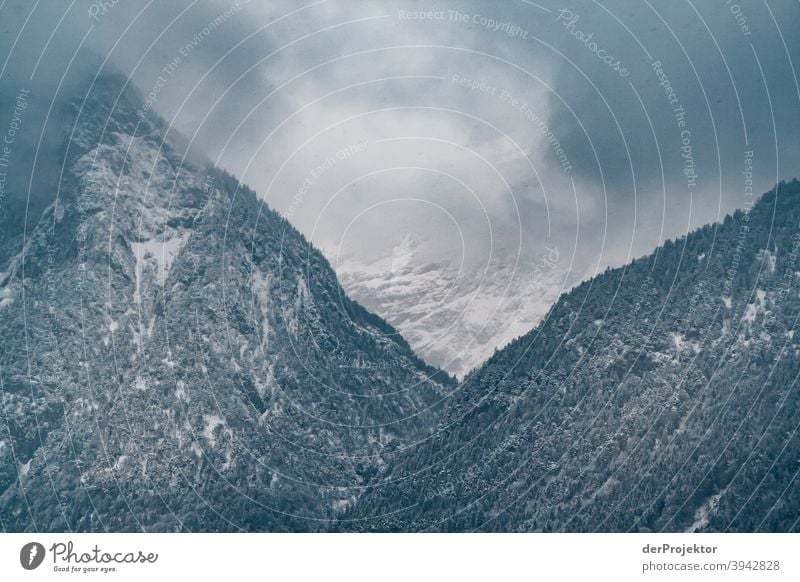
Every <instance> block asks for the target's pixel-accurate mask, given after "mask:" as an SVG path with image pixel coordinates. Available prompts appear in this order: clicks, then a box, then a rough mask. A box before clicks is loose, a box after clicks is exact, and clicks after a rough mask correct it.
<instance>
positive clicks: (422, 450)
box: [341, 180, 800, 531]
mask: <svg viewBox="0 0 800 582" xmlns="http://www.w3.org/2000/svg"><path fill="white" fill-rule="evenodd" d="M799 227H800V182H797V181H796V180H795V181H793V182H791V183H781V184H780V185H779V186H778V187H777V188H776V189H775V190H773V191H771V192H769V193H767V194H766V195H764V196H763V197H762V198H761V200H760V201H759V202H758V203H757V205H755V206H754V207H753V209H752V211H751V212H749V213H747V212H741V211H740V212H736V213H735V214H734V215H733V216H728V217H727V218H726V219H725V220H724V222H723V223H722V224H720V225H711V226H706V227H704V228H702V229H700V230H698V231H696V232H693V233H691V234H689V235H688V236H686V237H684V238H682V239H680V240H677V241H674V242H667V243H666V244H665V245H663V246H662V247H660V248H659V249H657V250H656V252H654V253H653V254H652V255H650V256H648V257H645V258H642V259H638V260H635V261H634V262H633V263H631V264H629V265H627V266H625V267H622V268H617V269H613V270H608V271H606V272H605V273H603V274H602V275H599V276H597V277H595V278H594V279H592V280H590V281H587V282H585V283H583V284H581V285H580V286H578V287H577V288H575V289H574V290H572V291H571V292H569V293H567V294H565V295H563V296H562V297H561V298H560V300H559V301H558V302H557V303H556V304H555V305H554V306H553V308H552V309H551V311H550V312H549V314H548V315H547V317H546V319H545V320H544V321H543V322H542V323H541V324H540V325H539V326H538V327H537V328H536V329H534V330H532V331H531V332H530V333H528V334H527V335H525V336H523V337H521V338H519V339H517V340H515V341H514V342H512V343H511V344H510V345H509V346H507V347H506V348H505V349H503V350H501V351H499V352H498V353H496V354H495V355H494V356H493V357H492V358H491V359H490V360H489V361H488V362H486V364H485V365H483V366H482V367H481V368H480V369H479V370H478V371H477V372H476V373H475V374H473V375H472V376H471V377H470V378H468V380H467V381H466V382H465V383H464V384H463V385H462V386H461V387H459V389H458V390H457V391H456V393H455V394H454V395H453V397H452V398H450V399H449V400H448V407H447V410H446V411H445V413H444V417H443V420H442V422H441V425H440V428H439V429H438V430H437V432H436V435H435V436H434V437H432V438H430V439H429V440H428V441H427V442H426V443H425V444H424V445H422V446H420V447H417V448H415V449H413V450H410V451H409V452H408V453H407V454H405V455H403V458H402V459H401V460H400V461H399V462H398V463H397V464H395V465H393V466H392V467H391V468H390V469H389V470H388V471H387V472H386V473H384V474H382V475H381V477H380V478H379V479H375V480H373V482H372V484H371V487H370V488H369V489H368V490H367V491H366V492H365V494H364V495H363V496H362V498H361V499H360V500H359V502H358V503H357V504H356V505H355V507H354V508H353V509H352V510H351V511H350V512H349V513H348V515H347V516H345V518H346V519H345V520H344V521H342V524H341V527H342V528H343V529H354V530H402V531H418V530H434V531H441V530H444V531H462V530H480V531H685V530H688V531H793V530H794V531H796V530H797V529H798V519H799V518H800V481H798V471H800V434H798V426H799V425H800V389H798V384H797V379H798V373H800V346H799V345H798V339H800V338H798V334H797V331H798V321H797V318H798V313H799V311H798V310H799V309H800V299H799V298H798V289H800V228H799Z"/></svg>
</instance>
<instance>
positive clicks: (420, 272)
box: [336, 235, 571, 378]
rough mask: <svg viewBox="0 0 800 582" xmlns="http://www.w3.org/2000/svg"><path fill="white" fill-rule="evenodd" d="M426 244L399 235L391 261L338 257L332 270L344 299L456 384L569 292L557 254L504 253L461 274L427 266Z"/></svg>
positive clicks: (445, 266)
mask: <svg viewBox="0 0 800 582" xmlns="http://www.w3.org/2000/svg"><path fill="white" fill-rule="evenodd" d="M424 244H425V243H424V241H417V240H414V239H413V238H412V237H410V236H409V235H402V236H401V237H400V240H399V241H398V243H397V244H396V245H395V246H394V248H393V249H392V252H391V253H390V254H389V255H388V256H386V257H384V258H380V259H377V260H373V261H371V262H368V263H364V262H363V260H361V259H360V258H359V257H356V256H352V255H351V256H347V257H343V258H341V259H340V260H339V262H338V263H337V264H336V270H337V273H338V275H339V278H340V280H341V282H342V286H343V287H344V288H345V289H346V290H347V292H348V294H349V295H350V296H352V297H353V298H354V299H356V300H357V301H358V302H359V303H361V304H362V305H364V306H365V307H367V308H368V309H369V310H370V311H373V312H375V313H377V314H379V315H381V317H383V318H385V319H386V320H387V321H388V322H389V323H391V324H392V325H393V326H394V327H395V328H397V329H398V330H399V331H400V333H402V334H403V337H404V338H405V339H406V340H408V342H409V344H410V345H411V347H412V348H413V349H414V351H415V352H416V353H418V354H420V356H422V357H423V358H424V359H425V361H427V362H429V363H430V364H431V365H434V366H437V367H439V368H442V369H444V370H447V371H448V372H450V373H451V374H454V375H455V376H458V377H461V378H463V377H464V376H465V375H466V374H467V373H468V372H469V371H470V370H472V369H475V368H477V367H479V366H480V365H481V364H482V363H483V362H485V361H486V360H488V359H489V357H490V356H491V355H492V354H493V353H494V351H495V350H496V349H498V348H501V347H503V346H505V345H506V344H507V343H508V342H510V341H511V340H513V339H514V338H516V337H519V336H521V335H523V334H524V333H527V332H528V331H529V330H530V329H531V328H532V327H534V326H535V325H536V324H537V323H538V322H539V321H540V320H541V319H542V317H544V315H545V313H547V310H548V309H549V307H550V305H552V304H553V302H554V301H555V300H556V299H557V298H558V296H559V295H560V294H561V293H562V292H564V291H565V290H567V289H568V288H569V286H570V284H569V283H568V280H569V281H571V279H570V278H569V275H568V274H565V273H564V272H563V270H561V267H562V264H560V263H559V261H560V260H561V261H562V263H563V257H560V256H559V255H560V251H559V249H558V248H557V247H544V248H543V249H542V251H541V252H540V253H539V254H538V255H536V256H535V257H534V258H533V259H532V260H527V261H517V260H515V256H514V255H515V253H511V252H509V253H508V254H507V255H506V256H503V255H502V253H500V255H501V258H500V259H499V260H494V261H492V262H491V264H487V265H480V266H468V267H465V266H464V265H463V264H462V263H461V262H457V261H455V260H440V261H432V262H427V261H426V259H425V257H424V253H423V252H420V251H421V250H422V249H421V247H423V246H424Z"/></svg>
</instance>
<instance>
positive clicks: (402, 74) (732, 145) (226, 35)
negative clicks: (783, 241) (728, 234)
mask: <svg viewBox="0 0 800 582" xmlns="http://www.w3.org/2000/svg"><path fill="white" fill-rule="evenodd" d="M420 10H425V11H427V12H428V13H427V14H424V15H420V14H418V13H417V11H420ZM423 16H424V18H423ZM799 17H800V4H798V3H797V2H796V1H790V0H785V1H781V2H768V3H756V2H747V3H744V2H743V3H742V4H741V5H739V4H736V3H734V2H725V1H723V0H720V1H718V2H682V1H676V2H669V3H666V2H651V3H648V2H646V1H639V0H637V1H631V2H618V1H615V2H613V3H611V2H602V3H597V2H588V1H582V2H572V1H570V2H563V3H562V2H559V3H553V2H547V1H544V0H543V1H541V2H536V3H534V2H528V1H522V0H520V1H512V0H509V1H507V2H469V1H458V2H456V1H450V2H445V1H435V0H434V1H427V2H414V1H411V0H402V1H375V2H356V1H351V0H348V1H343V0H328V1H325V0H321V1H317V2H308V3H307V4H306V3H304V2H297V1H294V0H292V1H289V0H286V1H269V2H251V3H246V2H242V1H240V2H239V3H236V2H231V1H227V0H225V1H222V0H221V1H216V2H199V1H197V2H191V1H188V0H176V1H170V2H150V3H146V2H144V1H128V0H118V1H117V2H114V1H112V0H106V1H105V2H100V1H99V0H98V1H97V2H88V1H86V0H76V1H73V2H71V3H70V2H66V1H58V0H42V1H38V2H28V1H21V0H14V1H2V0H0V48H1V49H2V50H0V59H2V58H5V62H4V63H3V65H2V70H0V87H2V99H3V102H2V108H1V109H0V113H2V114H3V120H4V121H3V123H5V120H6V119H8V118H9V117H10V115H11V114H10V109H9V107H11V106H13V98H14V95H15V94H16V93H17V92H18V91H19V90H20V89H21V88H29V89H31V92H32V96H31V102H32V106H31V107H32V111H33V110H34V109H35V108H38V109H37V111H39V112H44V111H46V110H47V107H48V105H49V103H50V102H51V99H52V96H53V95H54V94H55V93H56V92H57V91H60V94H67V93H68V92H69V91H70V90H71V85H70V79H72V78H79V77H80V76H81V75H82V74H85V73H86V72H89V73H92V74H93V73H95V72H97V71H98V70H101V69H116V70H120V71H122V72H124V73H126V74H128V75H130V76H131V77H132V79H133V81H134V83H135V84H136V86H137V87H138V88H139V89H140V91H141V92H142V94H143V95H144V96H145V97H146V98H148V95H150V97H149V101H150V103H151V104H152V106H153V108H154V109H155V110H156V111H157V112H158V113H160V114H162V115H163V116H164V117H165V118H166V119H167V120H168V121H170V122H171V123H172V124H173V126H174V127H175V128H176V129H177V130H179V131H180V132H182V133H183V134H184V135H186V136H187V137H189V138H190V139H191V140H192V143H193V146H194V147H195V148H197V149H198V150H199V151H201V152H203V153H205V154H206V155H208V156H209V157H211V158H212V159H213V160H215V161H216V162H217V163H219V164H220V165H222V166H224V167H225V168H227V169H229V170H230V171H231V172H233V173H234V174H236V175H237V176H239V177H240V178H241V179H242V180H243V181H244V182H246V183H248V184H249V185H250V186H252V187H253V188H254V189H256V190H257V191H258V192H259V194H260V195H261V196H263V197H264V199H265V200H266V201H267V203H268V204H269V205H271V206H272V207H273V208H275V209H276V210H278V211H279V212H282V213H284V214H286V215H287V216H289V218H290V220H291V221H292V222H293V223H294V224H295V225H296V226H297V227H298V228H300V229H301V230H302V231H303V232H304V233H305V234H306V235H307V236H309V237H311V238H312V240H313V241H314V242H315V243H316V244H318V245H319V246H320V247H322V248H323V249H324V250H325V252H326V253H327V254H328V256H329V258H331V259H332V260H333V261H334V262H335V261H336V260H337V257H339V256H352V255H358V256H363V257H364V260H369V259H370V258H372V257H373V256H375V257H377V256H380V255H382V254H386V253H390V252H391V249H392V248H393V247H394V246H396V245H397V244H398V243H399V241H401V240H402V239H403V238H404V237H408V236H411V237H412V238H413V240H414V241H415V242H416V243H417V244H418V245H419V248H421V249H424V251H423V253H422V255H423V256H421V257H420V259H419V260H431V261H433V260H438V261H442V260H444V261H456V262H458V261H461V260H463V261H464V262H465V264H467V265H468V266H480V265H484V264H492V263H498V262H499V263H510V262H516V261H519V265H520V272H521V273H525V272H526V271H527V270H529V269H530V268H531V266H532V265H533V264H535V263H536V261H537V260H538V258H539V257H540V256H541V255H542V253H544V252H545V250H544V249H545V248H546V247H548V246H549V247H557V248H558V249H559V251H560V259H559V265H558V267H557V268H558V269H559V270H560V271H562V272H564V273H566V272H567V271H569V272H570V273H571V276H570V277H569V280H570V281H573V282H574V281H575V280H577V279H581V278H585V277H587V276H590V275H591V274H592V273H594V272H595V270H596V269H597V268H599V269H600V270H602V269H604V268H605V266H607V265H620V264H624V263H625V262H627V261H629V260H630V259H631V258H633V257H635V256H640V255H642V254H645V253H647V252H649V251H651V250H652V249H653V248H655V246H657V245H658V244H659V243H660V242H661V241H663V240H664V239H665V238H672V237H676V236H679V235H681V234H684V233H686V232H687V230H690V229H692V228H694V227H697V226H699V225H702V224H704V223H707V222H711V221H715V220H719V219H720V218H721V217H722V216H724V214H726V213H728V212H730V211H731V210H733V209H735V208H739V207H742V206H744V204H745V203H746V201H747V200H748V199H747V197H746V196H745V186H746V184H745V176H744V175H743V174H742V172H743V170H744V169H745V158H746V157H747V156H749V154H748V152H752V158H751V161H752V168H753V172H754V175H753V183H754V189H755V191H756V193H761V192H763V191H765V190H767V189H769V188H770V187H771V186H772V185H773V184H774V183H775V182H776V181H778V180H781V179H790V178H792V177H794V176H796V175H798V174H800V146H799V145H798V136H800V114H799V113H800V89H798V80H797V76H796V74H795V73H796V70H795V69H796V68H797V67H800V40H798V35H797V30H798V24H800V18H799ZM79 48H80V49H81V50H79ZM6 57H7V58H6ZM657 63H660V67H659V66H658V65H657ZM66 69H69V71H70V72H71V73H72V74H68V75H67V76H66V77H64V79H63V82H62V73H63V72H64V71H65V70H66ZM159 77H160V79H159ZM59 83H61V85H59ZM670 100H672V102H670ZM681 108H682V109H681ZM676 110H678V111H682V112H683V114H682V115H680V114H678V113H676ZM37 115H38V114H37ZM35 117H36V116H35V115H31V116H29V118H28V121H27V123H28V125H29V127H30V126H35V124H36V121H35ZM29 135H37V137H38V134H35V132H31V133H30V134H29Z"/></svg>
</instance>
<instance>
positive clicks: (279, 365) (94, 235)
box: [0, 75, 452, 531]
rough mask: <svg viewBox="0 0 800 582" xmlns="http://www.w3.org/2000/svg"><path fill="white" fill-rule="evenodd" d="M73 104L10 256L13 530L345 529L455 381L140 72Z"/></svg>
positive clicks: (1, 419) (8, 439)
mask: <svg viewBox="0 0 800 582" xmlns="http://www.w3.org/2000/svg"><path fill="white" fill-rule="evenodd" d="M72 107H74V114H75V115H74V117H75V118H76V119H77V123H76V126H75V128H74V131H73V132H71V135H70V136H69V140H68V141H67V142H66V143H65V144H64V147H65V148H68V149H67V150H66V151H67V153H66V155H65V157H64V159H65V165H64V169H63V175H62V178H61V182H60V186H59V193H58V199H57V201H56V202H55V203H54V204H52V205H51V206H50V207H48V208H47V210H45V211H44V213H43V215H42V217H41V220H40V221H39V223H38V226H36V228H35V229H34V230H33V231H32V232H28V236H27V237H26V240H25V244H24V246H22V245H20V246H19V247H18V248H16V249H15V250H14V252H7V253H5V255H4V256H5V258H4V261H5V264H4V265H3V266H2V267H0V270H2V271H3V272H2V275H1V276H0V328H2V330H3V333H2V335H1V336H0V379H1V380H2V385H1V388H2V400H0V528H2V529H4V530H11V531H19V530H29V531H30V530H39V531H43V530H46V531H71V530H80V531H84V530H91V531H104V530H109V531H128V530H147V531H153V530H159V531H173V530H204V531H213V530H237V529H246V530H271V531H281V530H319V529H324V528H326V527H327V523H328V520H330V519H331V518H334V517H335V516H336V515H338V514H339V513H341V512H342V511H344V510H345V509H346V508H347V507H348V505H349V504H352V503H353V501H354V500H355V498H356V497H357V496H358V494H359V493H360V490H361V489H360V488H361V487H362V486H363V484H364V483H366V481H367V480H368V479H369V478H370V476H371V475H373V474H374V473H376V472H377V471H378V470H379V469H380V468H381V467H382V466H383V465H384V464H385V463H387V462H391V459H392V458H393V457H394V456H395V455H396V454H397V451H399V450H402V449H403V447H406V446H409V445H412V444H413V443H414V442H416V441H417V440H418V439H420V438H424V437H425V436H426V435H427V434H428V433H429V431H430V429H431V427H433V426H435V425H436V420H437V417H436V416H435V414H436V413H435V410H436V408H437V406H438V403H439V402H440V401H441V400H442V399H443V397H444V396H446V394H447V393H448V392H449V391H450V390H452V386H451V385H450V382H451V381H450V379H449V378H448V377H447V376H446V375H444V374H442V373H440V372H438V371H437V370H434V369H432V368H430V367H428V366H427V365H425V364H424V363H423V362H422V361H421V360H419V359H418V358H417V357H416V356H415V355H414V354H413V353H412V351H411V350H410V348H409V347H408V345H407V344H406V342H405V341H404V340H403V339H402V338H401V337H400V336H399V334H398V333H397V332H396V331H395V330H394V329H392V328H391V327H390V326H389V325H388V324H386V323H385V322H384V321H383V320H381V319H380V318H378V317H377V316H374V315H372V314H370V313H368V312H367V311H366V310H364V309H363V308H361V307H360V306H359V305H358V304H356V303H354V302H352V301H350V300H349V299H348V298H347V297H345V295H344V293H343V291H342V289H341V287H340V286H339V284H338V282H337V279H336V276H335V274H334V272H333V270H332V269H331V267H330V265H329V264H328V262H327V261H326V260H325V258H324V257H323V256H322V255H321V254H320V253H319V252H318V251H317V250H316V249H314V248H313V247H312V246H311V245H310V244H309V243H308V241H306V240H305V239H304V238H303V236H302V235H301V234H300V233H299V232H297V231H296V230H295V229H294V228H293V227H292V226H291V225H289V223H288V222H286V221H285V220H284V219H283V218H281V217H280V216H278V215H277V214H276V213H275V212H273V211H272V210H270V209H269V208H267V207H266V206H265V205H264V204H263V203H262V202H260V201H259V200H257V198H256V196H255V194H254V193H253V192H252V191H251V190H249V189H248V188H246V187H244V186H241V185H240V184H238V183H237V182H236V180H234V179H233V178H232V177H230V176H229V175H227V174H225V173H224V172H222V171H220V170H218V169H215V168H212V167H207V168H206V167H203V166H202V165H201V164H197V163H189V162H187V161H186V160H182V159H181V158H180V156H179V155H178V154H177V149H176V147H174V145H173V143H174V142H173V141H172V140H171V139H170V138H168V137H167V134H168V131H167V126H166V124H165V122H164V121H162V120H160V119H159V118H157V117H156V116H154V115H152V114H149V113H147V114H142V113H141V112H142V108H143V101H142V99H141V97H140V96H139V95H138V94H137V93H136V92H135V91H134V90H132V89H131V88H130V87H129V86H127V80H126V79H124V78H121V77H118V76H114V75H106V76H103V77H101V78H99V79H98V80H97V82H96V83H95V84H94V86H93V87H92V88H91V90H90V91H89V93H88V95H87V98H86V99H85V100H83V99H78V100H75V101H74V102H73V103H72ZM9 208H10V207H9ZM7 242H8V243H9V245H11V244H12V243H13V241H7Z"/></svg>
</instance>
